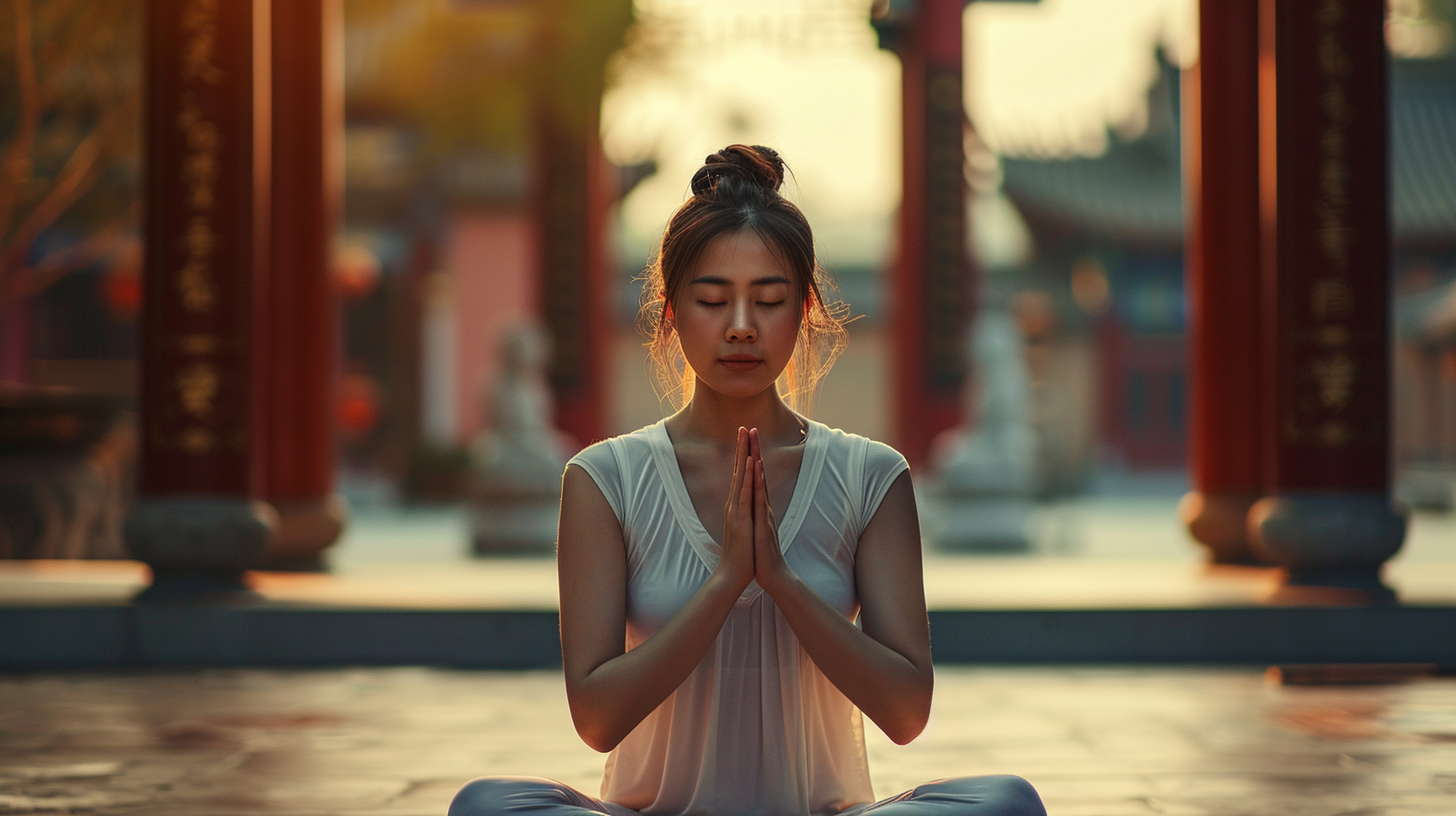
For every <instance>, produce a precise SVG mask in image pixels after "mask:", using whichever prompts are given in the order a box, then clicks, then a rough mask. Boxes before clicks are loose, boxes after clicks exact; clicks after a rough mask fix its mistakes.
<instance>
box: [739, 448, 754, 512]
mask: <svg viewBox="0 0 1456 816" xmlns="http://www.w3.org/2000/svg"><path fill="white" fill-rule="evenodd" d="M746 465H747V467H746V470H747V471H748V477H747V478H745V479H744V480H743V484H742V486H741V487H740V488H739V491H738V506H739V507H741V508H743V509H744V511H745V512H749V511H751V509H752V508H753V492H754V491H753V477H752V474H753V470H754V468H756V467H757V465H756V464H755V463H754V459H753V457H752V456H750V457H748V460H747V462H746Z"/></svg>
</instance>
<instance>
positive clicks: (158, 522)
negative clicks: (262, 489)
mask: <svg viewBox="0 0 1456 816" xmlns="http://www.w3.org/2000/svg"><path fill="white" fill-rule="evenodd" d="M277 525H278V514H277V513H275V512H274V510H273V508H272V507H270V506H269V505H268V504H267V503H265V502H260V501H247V500H242V499H234V498H218V497H212V496H174V497H169V498H166V499H142V500H140V501H138V502H137V504H136V506H135V507H133V508H132V512H131V515H130V516H129V517H128V518H127V520H126V544H127V548H128V549H129V550H130V551H131V554H132V556H133V557H134V558H136V559H138V560H140V561H144V562H146V564H147V566H149V567H151V568H152V584H151V586H149V587H148V588H147V589H145V590H143V591H142V593H141V594H140V595H138V596H137V598H136V600H137V601H138V602H159V601H160V602H166V601H173V600H176V601H185V602H189V603H191V602H197V601H202V602H210V601H216V602H234V601H251V600H256V599H257V597H258V596H256V595H255V594H254V593H253V591H252V590H251V589H250V588H249V587H248V585H247V583H246V582H245V581H244V580H243V571H244V570H245V569H247V568H248V567H250V566H252V565H253V564H254V563H255V562H256V561H257V560H258V558H259V557H261V556H262V554H263V550H264V549H265V548H266V547H267V546H268V540H269V538H270V536H271V534H272V532H273V530H274V529H275V528H276V527H277Z"/></svg>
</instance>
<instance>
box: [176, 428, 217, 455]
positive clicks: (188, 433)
mask: <svg viewBox="0 0 1456 816" xmlns="http://www.w3.org/2000/svg"><path fill="white" fill-rule="evenodd" d="M177 441H178V442H179V443H181V445H182V450H185V451H187V452H188V453H190V454H192V455H193V456H196V455H198V454H203V453H207V452H208V451H210V450H212V446H213V438H212V433H211V432H209V431H208V430H207V429H206V428H188V429H187V430H185V431H183V432H182V435H181V436H180V437H178V439H177Z"/></svg>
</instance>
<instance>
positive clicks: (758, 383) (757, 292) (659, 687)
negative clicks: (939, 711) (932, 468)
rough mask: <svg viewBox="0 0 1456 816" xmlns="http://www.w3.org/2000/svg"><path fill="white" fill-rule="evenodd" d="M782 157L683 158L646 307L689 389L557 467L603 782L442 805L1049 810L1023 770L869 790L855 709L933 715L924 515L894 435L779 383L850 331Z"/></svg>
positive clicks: (817, 362)
mask: <svg viewBox="0 0 1456 816" xmlns="http://www.w3.org/2000/svg"><path fill="white" fill-rule="evenodd" d="M783 178H784V165H783V162H782V161H780V159H779V157H778V154H776V153H775V152H774V151H773V150H770V149H768V148H765V147H747V146H744V145H733V146H731V147H728V148H725V149H724V150H722V151H720V152H718V153H715V154H713V155H712V156H709V157H708V159H707V161H706V162H705V164H704V165H703V167H702V168H701V169H700V170H699V171H698V172H697V173H696V174H695V175H694V177H693V181H692V191H693V197H692V198H691V199H690V200H689V201H687V202H686V203H685V204H683V206H682V207H681V208H680V209H679V210H678V211H677V213H676V214H674V216H673V217H672V219H671V221H670V222H669V224H668V227H667V230H666V231H665V233H664V234H663V237H662V244H661V247H660V249H659V252H658V254H657V258H656V259H655V261H654V263H653V265H652V267H651V268H650V269H649V270H648V279H647V288H646V291H645V293H644V306H643V313H644V318H645V325H646V328H647V330H648V331H649V332H650V334H651V336H652V347H653V351H654V354H655V356H656V357H657V360H658V362H659V363H660V364H661V368H662V370H663V371H664V372H667V377H666V379H667V380H669V382H670V383H671V384H672V387H673V388H674V389H678V388H681V391H680V393H682V394H683V395H684V397H686V398H687V399H686V404H685V405H683V407H682V408H681V409H680V410H679V411H678V412H677V413H675V414H673V415H672V416H670V417H668V418H667V419H665V420H663V421H662V422H659V423H657V424H656V425H653V426H650V427H648V428H644V429H642V430H639V431H636V432H634V433H631V434H627V435H624V436H620V437H616V438H614V439H609V440H606V441H604V442H600V443H597V444H595V445H593V446H591V447H589V448H587V449H586V450H584V451H582V452H581V453H580V454H579V455H577V456H576V457H575V458H574V459H572V460H571V462H570V463H569V464H568V466H567V468H566V474H565V476H564V477H563V488H562V499H561V524H560V538H559V542H558V552H557V562H558V570H559V577H560V586H561V648H562V659H563V663H564V668H565V674H566V691H567V699H568V701H569V703H570V707H571V716H572V720H573V722H574V723H575V724H576V729H577V732H578V733H579V734H580V735H581V737H582V739H583V740H585V741H586V743H587V744H588V745H590V746H591V747H593V748H595V749H597V750H599V751H610V752H611V755H610V757H609V758H608V759H607V765H606V770H605V772H604V776H603V780H602V789H601V799H595V798H591V797H588V796H586V795H584V794H582V793H579V792H577V791H575V790H572V789H570V788H568V787H566V786H564V785H561V784H560V783H557V782H553V781H550V780H545V779H478V780H475V781H474V782H471V783H470V784H468V785H466V786H465V788H463V789H462V790H461V791H460V793H459V794H457V795H456V798H455V801H454V802H453V803H452V804H451V807H450V813H451V814H452V816H466V815H467V814H470V815H471V816H487V815H489V816H493V815H494V814H502V813H515V812H520V811H528V810H530V811H536V810H539V811H543V812H547V813H550V814H563V816H565V815H566V814H572V815H573V816H587V815H588V814H591V813H607V814H613V816H635V813H645V814H652V815H653V816H656V815H657V814H663V816H678V815H679V814H706V815H707V816H717V815H718V814H722V816H740V814H764V816H808V814H830V813H861V812H865V811H868V810H874V811H878V812H881V813H882V814H883V816H909V814H910V813H912V812H913V813H916V814H921V813H932V812H933V813H937V814H940V813H943V814H946V815H947V816H949V815H950V814H976V815H977V816H981V814H997V815H998V816H999V815H1000V814H1043V813H1045V811H1044V810H1043V809H1042V806H1041V802H1040V800H1039V799H1038V797H1037V795H1036V792H1035V791H1034V790H1032V788H1031V786H1030V785H1028V784H1027V783H1026V782H1025V781H1023V780H1021V779H1019V778H1017V777H1010V776H997V777H979V778H964V779H955V780H943V781H941V782H936V783H931V784H928V785H923V786H921V787H919V788H916V789H915V790H913V791H910V792H907V793H905V794H902V795H900V796H897V797H894V798H892V799H886V800H882V801H880V802H875V800H874V797H873V795H872V794H871V792H870V778H869V768H868V766H867V764H866V761H865V748H864V735H863V731H862V726H861V719H860V712H863V713H864V714H866V715H868V716H869V718H870V719H871V720H872V721H874V723H875V724H876V725H878V726H879V727H880V728H881V729H883V730H884V732H885V733H886V734H887V735H888V736H889V737H890V738H891V739H892V740H894V741H895V742H897V743H902V744H903V743H906V742H909V741H910V740H912V739H914V738H915V737H916V736H917V735H918V734H919V733H920V732H921V730H922V729H923V728H924V727H925V721H926V718H927V716H928V715H929V713H930V697H931V687H932V683H933V674H932V668H931V662H930V632H929V625H928V622H927V618H926V612H925V597H924V589H923V586H922V583H921V564H920V533H919V522H918V519H917V515H916V510H915V497H914V493H913V491H912V489H911V484H910V474H909V469H908V466H907V465H906V463H905V459H904V457H902V456H900V454H898V453H896V452H895V451H894V450H893V449H891V448H890V447H888V446H886V445H882V444H880V443H877V442H871V441H869V440H867V439H865V438H863V437H859V436H853V435H851V434H846V433H844V432H842V431H838V430H833V429H830V428H828V427H826V426H824V425H822V424H820V423H817V422H814V421H813V420H810V419H808V418H806V417H804V416H802V415H801V414H799V413H797V412H796V411H794V410H793V409H792V408H791V407H790V406H789V404H788V403H787V402H785V396H786V395H788V396H790V397H791V398H792V397H797V396H799V395H802V394H803V393H805V392H806V391H807V390H808V388H809V387H812V383H813V381H814V380H815V379H817V377H818V376H819V375H820V374H822V373H823V371H824V370H826V369H827V368H828V365H829V364H830V363H831V362H832V361H833V358H834V356H835V354H836V353H837V352H838V351H839V349H840V348H842V346H843V337H844V329H843V327H842V326H841V324H840V319H839V314H840V313H839V310H838V309H836V308H834V307H831V306H830V305H829V304H828V303H827V302H826V301H825V299H824V297H823V287H822V286H821V275H822V272H821V270H820V268H819V266H818V264H817V262H816V261H815V258H814V242H813V235H812V232H811V231H810V229H809V224H808V222H807V221H806V220H805V219H804V216H803V214H802V213H801V212H800V211H799V210H798V208H797V207H795V206H794V205H793V204H792V203H790V202H789V201H787V200H786V199H784V198H783V197H782V196H781V195H779V192H778V190H779V187H780V186H781V185H782V183H783ZM674 363H675V364H674ZM679 375H680V377H681V378H680V379H678V378H677V377H678V376H679ZM781 381H782V383H783V390H782V391H781V390H780V387H779V383H780V382H781ZM725 497H726V501H725ZM710 530H712V531H721V533H720V534H719V535H718V536H716V537H715V536H713V535H712V534H711V533H710V532H709V531H710ZM856 618H857V619H858V625H856V623H855V621H856Z"/></svg>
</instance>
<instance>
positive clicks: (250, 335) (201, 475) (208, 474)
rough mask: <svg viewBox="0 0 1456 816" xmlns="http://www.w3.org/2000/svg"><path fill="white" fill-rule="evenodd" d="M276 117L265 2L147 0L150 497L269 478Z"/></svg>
mask: <svg viewBox="0 0 1456 816" xmlns="http://www.w3.org/2000/svg"><path fill="white" fill-rule="evenodd" d="M268 126H269V116H268V2H267V0H149V2H148V3H147V12H146V124H145V127H146V144H147V147H146V193H145V196H146V207H147V219H146V261H145V272H144V282H143V286H144V295H143V304H142V318H141V333H142V350H141V355H142V361H141V370H142V375H141V376H142V384H141V395H142V405H141V445H142V455H141V474H140V482H141V484H140V488H141V492H142V494H143V495H144V496H146V497H163V496H168V495H179V494H195V495H198V494H200V495H208V494H211V495H218V496H233V497H249V496H256V495H257V494H258V491H259V488H260V477H261V467H260V466H261V461H260V455H259V454H260V444H261V441H262V440H261V439H260V436H261V435H260V433H259V427H258V426H259V420H260V416H261V409H262V404H261V396H262V394H261V388H260V382H259V378H258V376H257V372H256V367H257V365H258V363H259V352H258V348H257V344H258V343H259V341H260V336H261V333H260V332H259V331H258V330H257V321H258V317H259V312H258V308H257V306H258V303H259V299H260V298H261V297H262V294H261V293H260V287H261V284H262V281H263V276H262V275H261V274H260V273H261V270H262V268H263V267H262V265H263V264H264V263H265V262H266V253H267V237H268V236H267V226H268V213H267V207H268V195H267V189H268V158H269V154H268V149H269V135H268Z"/></svg>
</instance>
